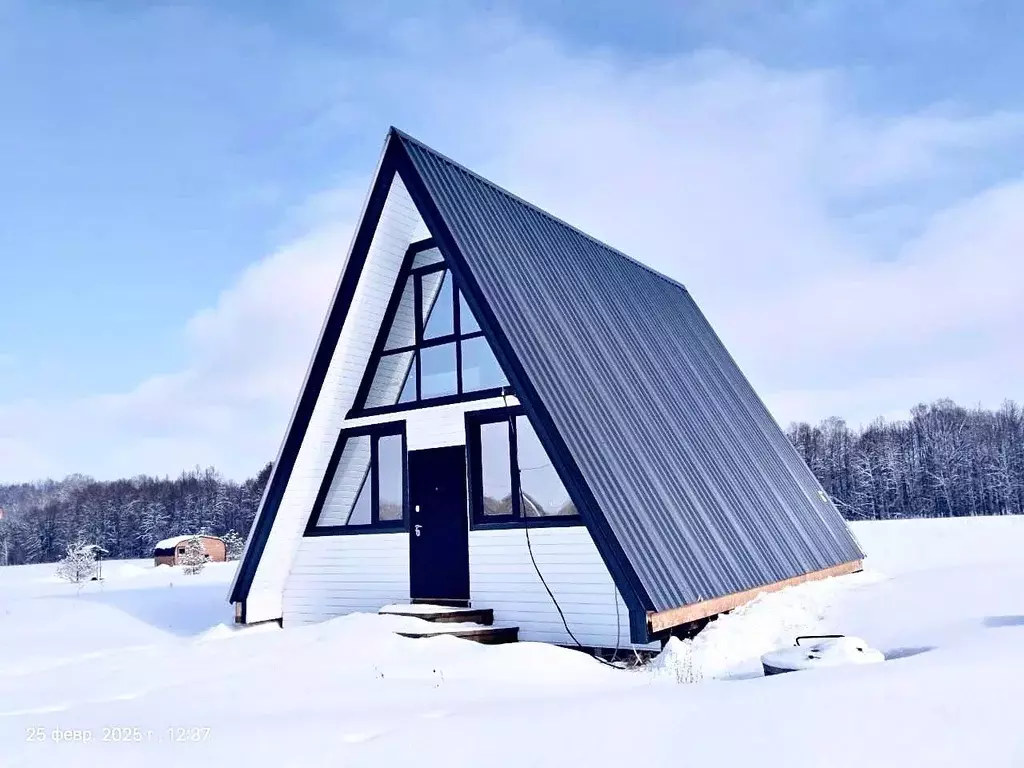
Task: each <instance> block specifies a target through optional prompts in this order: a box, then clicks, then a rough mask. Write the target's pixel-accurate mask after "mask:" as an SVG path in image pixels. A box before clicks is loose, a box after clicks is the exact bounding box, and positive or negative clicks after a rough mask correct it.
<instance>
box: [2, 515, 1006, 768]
mask: <svg viewBox="0 0 1024 768" xmlns="http://www.w3.org/2000/svg"><path fill="white" fill-rule="evenodd" d="M975 523H976V524H977V525H972V524H975ZM952 524H955V525H952ZM856 530H857V534H858V536H859V537H860V540H861V542H862V543H863V544H864V546H865V547H866V548H867V553H868V564H869V566H870V567H871V568H872V569H873V570H874V571H877V572H880V573H882V574H884V575H885V578H881V577H875V578H874V579H872V578H871V577H870V576H866V575H859V576H850V577H842V578H841V579H836V580H833V581H829V582H820V583H813V584H807V585H802V586H800V587H796V588H793V589H791V590H786V591H784V592H781V593H776V594H768V595H764V596H762V597H761V598H759V599H758V600H756V601H755V602H754V603H752V604H750V605H749V606H746V607H745V608H743V609H740V610H738V611H736V612H734V613H733V614H731V615H729V616H726V617H723V618H721V619H719V620H718V621H716V622H713V623H712V624H711V625H709V627H708V628H707V629H706V630H705V631H704V632H703V633H702V634H701V635H700V636H699V637H698V638H697V639H696V640H695V641H693V642H691V643H680V642H678V641H677V642H674V643H670V644H669V646H668V648H667V649H666V651H665V652H664V653H663V654H662V656H661V657H659V659H658V661H657V662H656V663H655V664H654V665H652V668H651V669H641V670H638V671H622V670H615V669H610V668H609V667H607V666H606V665H603V664H600V663H599V662H597V661H595V660H593V659H591V658H589V657H587V656H585V655H583V654H581V653H578V652H576V651H572V650H567V649H563V648H555V647H551V646H545V645H539V644H534V643H521V644H518V645H509V646H496V647H489V646H480V645H475V644H473V643H469V642H467V641H463V640H459V639H456V638H452V637H445V636H442V637H435V638H429V639H425V640H414V639H408V638H403V637H400V636H398V635H396V634H395V629H396V628H399V627H408V626H409V622H420V621H421V620H420V619H417V618H415V617H398V616H376V615H368V614H360V615H353V616H348V617H343V618H339V619H335V620H333V621H330V622H326V623H324V624H320V625H314V626H306V627H299V628H285V629H280V628H277V627H276V626H273V625H271V626H268V627H253V628H245V629H241V630H240V629H237V628H235V627H234V626H233V625H232V616H231V609H230V606H229V605H227V603H226V602H225V601H224V595H225V591H226V587H227V583H228V582H229V581H230V578H231V575H232V574H233V571H234V564H231V563H228V564H211V565H210V566H208V567H207V568H206V569H205V570H204V571H203V573H202V574H200V575H198V576H185V575H182V574H181V573H180V572H179V569H164V568H147V567H145V563H146V561H137V562H135V563H123V564H114V563H105V564H104V575H105V576H106V577H107V578H106V580H105V581H104V582H93V583H89V584H86V585H84V586H80V587H75V586H72V585H68V584H64V583H60V584H54V583H49V582H47V581H46V579H47V578H48V577H49V575H50V574H51V573H52V566H30V567H20V568H0V651H2V652H0V691H2V695H0V745H2V748H3V752H2V753H0V754H2V757H0V763H2V764H4V765H12V766H14V765H17V766H30V767H31V766H50V765H75V766H82V767H83V768H89V767H90V766H102V767H103V768H117V766H133V767H134V766H139V765H146V766H163V765H181V764H182V763H189V764H191V763H194V762H200V761H201V762H203V763H206V764H235V763H246V764H249V765H273V766H277V765H303V766H321V765H324V766H335V765H344V766H346V768H349V767H355V768H359V767H360V766H374V767H375V768H379V766H382V765H387V766H407V765H408V766H416V768H432V767H433V766H444V768H457V766H474V767H475V766H479V765H480V762H481V760H482V759H483V760H484V761H485V762H487V763H488V764H489V765H493V766H497V767H498V768H501V767H502V766H521V765H530V766H559V768H564V766H565V765H567V764H568V765H574V766H581V767H583V766H588V767H589V766H600V765H609V764H615V763H618V762H621V761H622V760H623V759H625V758H623V756H624V755H629V754H632V753H634V752H635V750H636V749H637V744H638V743H641V742H642V749H643V754H644V761H645V762H648V763H651V764H655V765H658V764H674V763H678V762H680V760H683V761H685V762H689V763H694V764H705V763H707V764H716V765H765V766H786V768H801V767H804V766H806V767H808V768H809V767H810V766H822V765H828V766H830V767H839V768H846V767H847V766H848V767H849V768H864V766H907V765H963V766H973V765H985V766H1003V765H1005V766H1010V765H1015V764H1017V765H1019V764H1020V759H1021V758H1022V757H1024V737H1022V735H1021V731H1020V724H1019V714H1018V712H1019V707H1018V704H1019V697H1020V690H1021V689H1022V688H1024V590H1022V589H1020V585H1021V584H1024V562H1022V558H1020V557H1019V555H1017V554H1016V553H1019V552H1021V551H1024V519H1016V518H1015V519H1010V520H1007V519H999V520H998V521H989V520H970V521H960V520H956V521H945V520H940V521H910V522H908V523H898V524H890V523H881V524H877V525H876V524H871V523H868V524H861V525H858V526H857V529H856ZM958 542H959V543H958ZM1011 554H1012V555H1013V556H1012V557H1010V555H1011ZM122 567H124V571H123V572H122V570H121V569H122ZM806 632H824V633H832V632H839V633H842V634H852V635H857V636H860V637H863V638H865V639H866V640H867V641H868V642H869V643H870V644H871V645H873V646H874V647H877V648H879V649H880V650H882V651H884V652H886V653H887V654H888V653H889V652H890V651H892V650H898V649H904V650H906V649H913V648H924V647H927V648H931V649H933V650H930V651H929V652H927V653H917V654H916V655H909V654H907V655H905V657H903V658H897V659H896V660H894V661H887V662H886V663H885V664H874V665H867V666H865V667H861V668H857V669H852V668H847V667H838V668H833V669H824V670H819V671H816V672H814V673H813V674H804V673H801V674H793V675H780V676H776V677H770V678H764V677H760V670H759V668H757V667H756V666H754V665H757V659H758V657H759V656H760V654H761V653H764V652H765V651H767V650H771V649H772V648H776V647H780V646H784V645H789V644H792V642H793V639H794V637H795V635H796V634H802V633H806ZM688 659H689V660H688ZM687 664H690V670H691V672H692V671H693V670H698V674H699V677H700V678H702V679H703V680H705V682H702V683H700V684H696V685H677V684H675V682H676V681H677V680H679V679H684V680H685V679H690V678H692V677H694V675H693V674H691V673H690V672H688V673H685V674H679V673H677V672H676V671H673V669H679V668H683V669H685V668H686V665H687ZM754 675H757V677H754ZM748 678H749V679H748ZM664 680H671V681H672V684H666V683H664V682H663V681H664ZM723 681H724V682H723ZM936 724H940V725H941V727H937V726H936ZM112 725H117V726H122V727H128V728H130V729H135V728H138V729H140V733H141V734H142V740H141V741H138V742H131V743H124V742H104V741H103V740H102V737H103V735H104V728H109V727H110V726H112ZM185 726H197V727H199V728H202V729H209V730H208V731H203V733H205V734H206V735H205V736H203V737H202V740H201V741H199V742H192V743H188V742H177V741H175V740H174V739H173V738H170V737H169V735H168V734H169V732H168V729H169V728H171V729H172V731H171V733H170V736H172V737H173V735H174V734H173V728H175V727H185ZM30 728H42V729H43V732H44V733H45V734H46V736H47V737H46V739H45V740H44V741H42V742H29V741H27V740H26V733H27V732H28V729H30ZM54 729H71V730H77V731H78V732H80V733H91V734H93V735H94V740H93V741H92V742H89V743H84V742H70V743H56V742H54V741H53V739H52V738H51V737H50V735H51V734H52V733H53V731H54ZM132 732H134V731H132ZM453 747H457V748H453ZM481 756H485V758H482V757H481Z"/></svg>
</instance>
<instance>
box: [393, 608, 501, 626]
mask: <svg viewBox="0 0 1024 768" xmlns="http://www.w3.org/2000/svg"><path fill="white" fill-rule="evenodd" d="M378 613H380V614H384V615H387V616H409V617H412V618H416V619H423V620H424V621H429V622H432V623H438V624H449V623H452V624H480V625H482V626H487V627H489V626H491V625H492V624H494V611H493V610H492V609H491V608H453V607H452V606H448V605H425V604H420V603H414V604H411V605H385V606H384V607H383V608H381V609H380V610H379V611H378Z"/></svg>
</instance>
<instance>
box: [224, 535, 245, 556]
mask: <svg viewBox="0 0 1024 768" xmlns="http://www.w3.org/2000/svg"><path fill="white" fill-rule="evenodd" d="M221 539H223V540H224V546H225V547H226V549H227V554H226V555H225V556H226V557H227V559H228V560H238V559H239V558H240V557H241V556H242V550H243V549H245V539H243V538H242V537H241V536H239V535H238V534H237V533H236V532H235V531H228V532H227V533H225V534H224V535H223V536H221Z"/></svg>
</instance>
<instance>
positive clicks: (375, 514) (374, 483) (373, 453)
mask: <svg viewBox="0 0 1024 768" xmlns="http://www.w3.org/2000/svg"><path fill="white" fill-rule="evenodd" d="M379 441H380V436H379V435H375V436H371V437H370V476H369V478H367V479H368V480H369V482H370V525H377V524H378V523H380V477H379V472H378V471H377V455H378V448H377V443H378V442H379Z"/></svg>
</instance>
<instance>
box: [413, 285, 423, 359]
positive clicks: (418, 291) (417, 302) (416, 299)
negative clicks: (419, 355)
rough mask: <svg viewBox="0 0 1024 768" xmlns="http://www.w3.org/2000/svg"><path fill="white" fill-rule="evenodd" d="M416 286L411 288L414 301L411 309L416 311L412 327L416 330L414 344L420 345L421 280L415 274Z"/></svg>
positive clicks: (421, 317)
mask: <svg viewBox="0 0 1024 768" xmlns="http://www.w3.org/2000/svg"><path fill="white" fill-rule="evenodd" d="M415 280H416V287H415V289H414V290H413V294H414V301H413V305H414V306H413V311H414V312H415V313H416V317H415V318H414V320H415V322H414V325H413V327H414V329H415V331H416V333H415V336H414V338H415V339H416V344H415V346H417V347H418V346H420V344H422V343H423V281H422V280H421V279H420V275H416V277H415Z"/></svg>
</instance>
